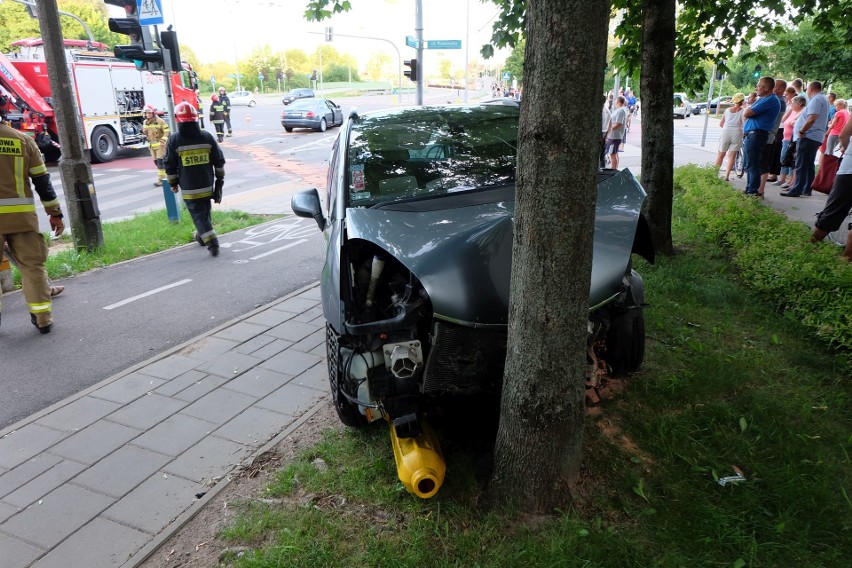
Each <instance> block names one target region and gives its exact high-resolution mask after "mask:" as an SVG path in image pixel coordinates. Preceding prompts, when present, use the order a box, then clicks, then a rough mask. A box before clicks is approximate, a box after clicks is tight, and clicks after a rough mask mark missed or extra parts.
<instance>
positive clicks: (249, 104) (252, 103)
mask: <svg viewBox="0 0 852 568" xmlns="http://www.w3.org/2000/svg"><path fill="white" fill-rule="evenodd" d="M256 104H257V102H255V101H249V103H248V106H249V108H252V107H253V106H254V105H256Z"/></svg>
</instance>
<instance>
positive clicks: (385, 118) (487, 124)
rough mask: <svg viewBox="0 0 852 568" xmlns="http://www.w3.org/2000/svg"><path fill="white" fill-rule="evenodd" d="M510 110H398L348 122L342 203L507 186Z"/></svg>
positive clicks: (514, 127) (513, 131)
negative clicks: (345, 197)
mask: <svg viewBox="0 0 852 568" xmlns="http://www.w3.org/2000/svg"><path fill="white" fill-rule="evenodd" d="M518 116H519V115H518V109H517V108H515V107H511V106H502V105H499V106H483V107H435V108H433V109H423V108H420V109H414V110H406V109H402V110H398V111H393V112H389V113H385V114H381V115H375V116H364V117H360V118H358V119H355V120H354V122H353V125H352V128H351V131H350V134H349V153H348V164H347V180H346V183H347V186H348V188H349V195H350V199H349V201H350V205H352V206H364V207H370V206H375V205H380V204H383V203H388V202H393V201H399V200H412V199H420V198H430V197H436V196H440V195H445V194H449V193H455V192H461V191H469V190H475V189H482V188H489V187H497V186H502V185H506V184H511V183H514V181H515V156H516V154H517V146H518Z"/></svg>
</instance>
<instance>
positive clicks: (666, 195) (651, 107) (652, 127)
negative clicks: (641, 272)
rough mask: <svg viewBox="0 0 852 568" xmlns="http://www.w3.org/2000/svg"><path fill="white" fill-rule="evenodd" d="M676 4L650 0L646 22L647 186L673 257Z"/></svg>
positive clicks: (651, 219) (660, 246) (649, 204)
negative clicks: (673, 107) (673, 109)
mask: <svg viewBox="0 0 852 568" xmlns="http://www.w3.org/2000/svg"><path fill="white" fill-rule="evenodd" d="M674 51H675V0H645V1H644V2H643V21H642V71H641V75H642V77H641V86H642V185H643V186H644V188H645V191H647V192H648V198H647V199H646V200H645V205H644V213H645V216H646V217H647V219H648V225H650V228H651V237H652V238H653V240H654V249H655V250H656V251H657V252H658V253H661V254H666V255H671V254H672V253H673V252H674V248H673V246H672V199H673V196H674V191H673V189H674V179H673V174H674V125H673V123H672V97H673V96H674Z"/></svg>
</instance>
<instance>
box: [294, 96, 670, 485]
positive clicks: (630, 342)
mask: <svg viewBox="0 0 852 568" xmlns="http://www.w3.org/2000/svg"><path fill="white" fill-rule="evenodd" d="M519 114H520V111H519V108H518V105H517V104H512V105H508V104H501V103H499V102H497V103H495V104H480V105H470V106H464V105H447V106H432V107H428V106H427V107H417V108H410V109H394V110H386V111H377V112H373V113H367V114H360V115H359V114H357V113H354V112H353V113H352V114H351V115H350V116H349V120H348V121H347V123H346V125H345V126H344V127H343V128H342V129H341V132H340V134H339V136H338V141H337V142H336V144H335V145H334V147H333V150H332V154H331V157H330V160H329V174H328V176H327V179H328V187H327V188H326V189H325V191H323V197H322V198H320V194H319V192H318V191H317V189H310V190H307V191H303V192H300V193H298V194H296V195H294V197H293V198H292V201H291V206H292V209H293V211H294V213H295V214H296V215H298V216H300V217H306V218H313V219H315V220H316V222H317V224H318V225H319V228H320V230H322V231H323V232H324V233H325V243H326V245H325V246H326V251H325V261H324V266H323V269H322V273H321V276H320V281H321V285H320V286H321V297H322V307H323V313H324V316H325V319H326V347H327V352H328V373H329V382H330V387H331V393H332V397H333V402H334V406H335V408H336V410H337V413H338V416H339V417H340V419H341V421H342V422H343V423H344V424H347V425H349V426H364V425H366V424H368V423H369V422H372V421H375V420H379V419H380V418H387V419H388V421H389V423H390V425H391V428H392V438H393V437H394V436H398V437H399V438H416V437H417V436H418V435H420V433H422V432H424V429H423V427H422V420H423V419H424V412H428V409H430V408H431V407H433V406H435V405H439V404H440V402H441V401H442V400H443V401H445V400H447V399H446V397H460V396H464V395H474V394H483V393H487V394H492V395H494V396H495V398H494V399H493V400H495V401H496V400H499V398H498V395H499V392H500V389H501V385H502V377H503V365H504V361H505V357H506V339H507V323H508V318H509V312H508V308H509V305H508V304H509V280H510V273H511V269H512V234H513V227H514V211H515V201H514V199H515V165H516V152H517V146H518V117H519ZM566 183H570V181H567V180H566ZM644 199H645V191H644V190H643V189H642V187H641V185H640V184H639V183H638V181H637V180H636V178H635V176H634V175H633V174H631V173H630V172H629V171H628V170H623V171H615V170H601V172H600V174H599V178H598V193H597V208H596V219H595V232H594V261H593V268H592V277H591V287H590V290H589V297H588V300H587V301H588V306H589V330H590V333H589V336H588V341H589V346H590V349H596V350H597V354H598V357H599V360H600V361H605V362H606V364H607V365H609V367H610V369H611V370H613V371H614V372H615V373H621V372H626V371H633V370H636V369H637V368H639V366H640V365H641V364H642V360H643V357H644V345H645V328H644V318H643V311H642V310H643V308H642V306H643V303H644V292H643V284H642V278H641V277H640V276H639V274H638V273H636V271H634V270H632V269H631V252H637V253H639V254H641V255H642V256H645V257H646V258H648V259H649V260H651V261H653V257H654V253H653V247H652V246H651V240H650V232H649V230H648V226H647V223H646V221H645V220H644V217H643V216H642V213H641V212H640V208H641V205H642V202H643V201H644ZM566 246H570V244H566ZM552 339H554V340H558V339H557V338H552ZM456 400H459V399H456ZM462 400H463V399H462ZM395 449H396V448H395ZM397 462H398V464H399V459H398V457H397ZM400 477H401V478H402V473H400Z"/></svg>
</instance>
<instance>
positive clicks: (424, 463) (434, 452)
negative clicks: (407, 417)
mask: <svg viewBox="0 0 852 568" xmlns="http://www.w3.org/2000/svg"><path fill="white" fill-rule="evenodd" d="M420 422H421V425H422V426H423V433H422V434H421V435H420V436H418V437H416V438H399V437H397V435H396V428H394V426H393V424H390V436H391V445H392V446H393V457H394V460H395V461H396V471H397V474H398V475H399V480H400V481H402V484H403V485H404V486H405V488H406V489H407V490H408V492H409V493H412V494H414V495H416V496H418V497H420V498H421V499H429V498H430V497H434V496H435V494H437V493H438V489H440V488H441V485H442V484H443V483H444V474H445V473H446V471H447V465H446V464H445V463H444V456H442V455H441V447H440V446H439V445H438V439H437V437H436V436H435V431H434V430H432V427H431V426H430V425H429V424H428V423H427V422H425V421H424V420H421V421H420Z"/></svg>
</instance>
